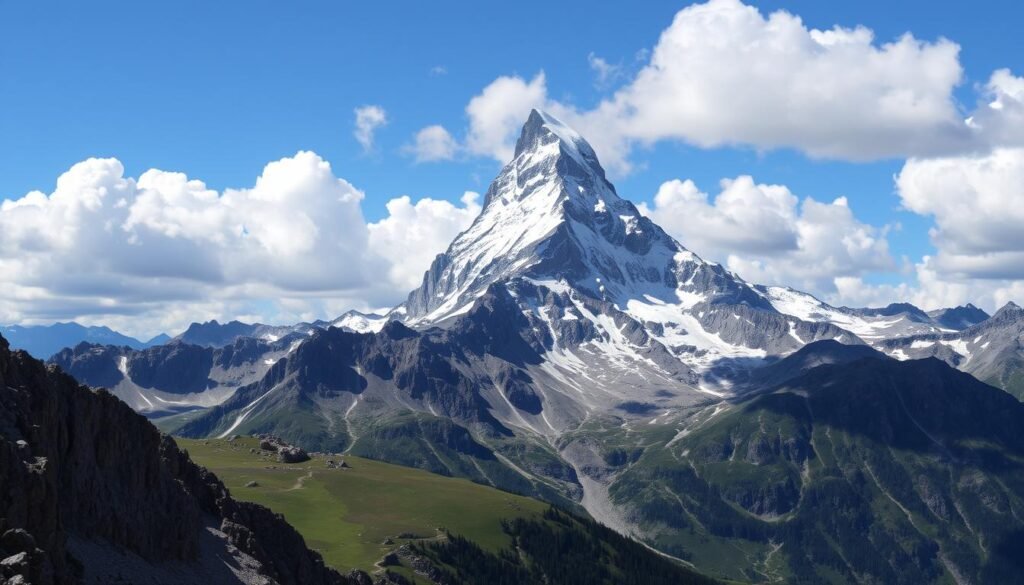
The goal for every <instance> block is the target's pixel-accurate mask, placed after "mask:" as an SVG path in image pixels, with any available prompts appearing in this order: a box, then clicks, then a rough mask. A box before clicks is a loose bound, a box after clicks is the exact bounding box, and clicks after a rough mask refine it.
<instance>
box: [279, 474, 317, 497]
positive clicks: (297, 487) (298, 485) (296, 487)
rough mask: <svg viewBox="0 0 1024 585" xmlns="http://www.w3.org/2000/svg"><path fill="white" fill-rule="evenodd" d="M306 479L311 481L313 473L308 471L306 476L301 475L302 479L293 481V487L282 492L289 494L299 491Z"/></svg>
mask: <svg viewBox="0 0 1024 585" xmlns="http://www.w3.org/2000/svg"><path fill="white" fill-rule="evenodd" d="M307 479H313V472H312V471H310V472H309V473H307V474H306V475H303V476H302V477H300V478H298V479H296V480H295V485H293V486H292V487H290V488H288V489H286V490H284V491H286V492H291V491H295V490H301V489H302V487H303V485H304V484H305V483H306V480H307Z"/></svg>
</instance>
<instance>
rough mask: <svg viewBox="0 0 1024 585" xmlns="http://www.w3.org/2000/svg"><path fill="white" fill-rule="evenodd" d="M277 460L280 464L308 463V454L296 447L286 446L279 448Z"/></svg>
mask: <svg viewBox="0 0 1024 585" xmlns="http://www.w3.org/2000/svg"><path fill="white" fill-rule="evenodd" d="M277 458H278V460H280V461H281V463H302V462H303V461H309V454H308V453H306V452H305V451H304V450H303V449H300V448H298V447H290V446H288V447H281V449H280V451H279V452H278V454H277Z"/></svg>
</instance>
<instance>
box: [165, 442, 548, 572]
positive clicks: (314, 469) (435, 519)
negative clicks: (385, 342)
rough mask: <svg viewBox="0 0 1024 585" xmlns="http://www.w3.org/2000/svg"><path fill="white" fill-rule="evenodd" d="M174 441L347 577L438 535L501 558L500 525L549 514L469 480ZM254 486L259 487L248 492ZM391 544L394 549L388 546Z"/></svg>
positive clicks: (365, 462) (363, 462) (249, 445)
mask: <svg viewBox="0 0 1024 585" xmlns="http://www.w3.org/2000/svg"><path fill="white" fill-rule="evenodd" d="M175 440H176V441H177V443H178V445H179V446H181V447H182V448H183V449H186V450H187V451H188V453H189V455H191V457H192V459H193V460H194V461H196V463H198V464H200V465H203V466H205V467H207V468H209V469H210V470H211V471H213V472H214V473H216V474H217V476H218V477H219V478H220V479H221V481H223V482H224V484H225V485H227V487H228V489H230V490H231V494H232V495H233V496H234V497H235V498H237V499H239V500H246V501H251V502H256V503H259V504H262V505H264V506H267V507H268V508H270V509H271V510H273V511H275V512H278V513H280V514H283V515H284V517H285V518H286V519H287V520H288V522H289V523H290V524H291V525H292V526H294V527H295V528H296V529H297V530H298V531H299V532H300V533H301V534H302V535H303V537H305V539H306V542H307V543H308V545H309V546H310V548H313V549H315V550H317V551H319V552H320V554H322V555H323V557H324V560H325V562H327V563H328V564H329V565H331V566H333V567H335V568H336V569H338V570H340V571H343V572H344V571H348V570H350V569H353V568H357V569H362V570H364V571H367V572H372V571H374V570H376V567H375V566H374V565H375V563H376V562H377V561H378V560H380V559H381V558H382V557H383V556H384V555H385V554H387V553H388V552H389V551H390V550H392V549H394V548H397V547H398V546H400V545H401V544H403V543H404V542H409V541H410V540H422V539H428V540H429V539H433V538H435V537H436V536H437V535H438V531H439V530H440V529H445V530H448V531H450V532H452V533H454V534H459V535H462V536H464V537H466V538H468V539H470V540H472V541H474V542H476V543H477V544H478V545H480V546H481V547H482V548H484V549H485V550H488V551H490V552H494V553H496V552H498V550H499V549H502V548H505V547H507V546H509V544H510V543H511V539H510V537H509V536H508V535H506V534H505V533H504V532H503V531H502V529H501V520H502V519H512V518H516V517H537V516H539V515H540V514H541V513H542V512H543V511H544V510H545V509H546V508H547V505H546V504H544V503H541V502H539V501H537V500H532V499H530V498H526V497H521V496H516V495H513V494H509V493H506V492H503V491H500V490H496V489H494V488H490V487H486V486H483V485H479V484H476V483H473V482H471V481H467V480H464V479H456V478H451V477H444V476H441V475H436V474H433V473H428V472H425V471H421V470H418V469H412V468H409V467H402V466H398V465H391V464H388V463H382V462H379V461H372V460H369V459H362V458H359V457H352V456H347V455H346V456H344V457H343V458H342V459H344V461H345V462H346V463H347V464H348V465H349V468H348V469H331V468H328V467H327V461H326V460H327V459H328V458H325V457H314V458H313V459H312V460H310V461H307V462H305V463H301V464H293V465H289V464H284V463H279V462H278V461H277V460H276V458H274V457H272V456H268V455H265V454H253V453H252V452H251V451H250V450H251V449H253V448H256V447H257V446H258V443H259V442H258V441H257V440H256V439H253V438H250V437H242V438H239V439H236V440H235V441H234V442H230V443H229V442H228V441H226V440H215V439H210V440H202V439H200V440H190V439H175ZM257 451H258V449H257ZM332 458H333V457H332ZM333 459H338V458H333ZM250 482H256V483H257V484H258V485H257V486H256V487H246V486H247V484H249V483H250ZM400 536H401V537H402V538H400ZM388 539H390V540H391V541H393V543H392V544H383V543H384V542H385V541H387V540H388Z"/></svg>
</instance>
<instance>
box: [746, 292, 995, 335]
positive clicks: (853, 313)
mask: <svg viewBox="0 0 1024 585" xmlns="http://www.w3.org/2000/svg"><path fill="white" fill-rule="evenodd" d="M757 289H758V291H759V292H761V294H763V295H764V297H765V298H766V299H767V300H768V302H769V303H771V305H772V307H774V308H775V309H776V310H777V311H779V312H780V313H785V314H787V315H792V316H794V317H797V318H799V319H803V320H805V321H813V322H819V323H831V324H833V325H835V326H837V327H841V328H843V329H845V330H847V331H849V332H851V333H853V334H855V335H857V336H858V337H860V338H861V339H862V340H864V341H866V342H868V343H871V344H878V343H879V342H882V341H884V340H888V339H895V338H899V337H907V336H910V335H923V334H931V333H951V332H954V331H960V330H962V329H966V328H967V327H970V326H972V325H977V324H978V323H981V322H982V321H984V320H985V319H988V314H987V313H985V312H984V311H982V310H981V309H978V308H977V307H975V306H974V305H967V306H965V307H956V308H954V309H940V310H937V311H931V312H929V313H926V312H924V311H922V310H921V309H919V308H917V307H915V306H914V305H912V304H910V303H893V304H891V305H889V306H887V307H881V308H871V309H851V308H849V307H833V306H831V305H829V304H827V303H825V302H823V301H820V300H818V299H817V298H815V297H814V296H812V295H809V294H807V293H804V292H800V291H798V290H793V289H791V288H788V287H781V286H758V287H757Z"/></svg>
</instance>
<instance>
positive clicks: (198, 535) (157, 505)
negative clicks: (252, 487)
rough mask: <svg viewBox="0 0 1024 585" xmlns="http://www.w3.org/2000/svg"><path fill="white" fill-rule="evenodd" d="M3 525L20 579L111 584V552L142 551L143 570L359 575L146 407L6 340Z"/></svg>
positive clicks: (0, 357)
mask: <svg viewBox="0 0 1024 585" xmlns="http://www.w3.org/2000/svg"><path fill="white" fill-rule="evenodd" d="M0 534H2V537H0V558H3V559H4V561H3V563H0V565H2V567H0V570H2V571H3V577H4V578H7V579H9V580H8V582H17V581H16V580H15V581H11V580H10V579H17V577H15V575H20V576H21V578H22V579H23V580H24V582H30V583H33V584H35V585H47V584H58V583H59V584H63V583H76V582H79V581H86V582H90V583H96V582H104V581H105V580H108V579H111V578H114V577H115V575H114V574H112V573H110V574H108V573H105V571H107V570H108V569H109V570H110V571H113V568H110V567H108V566H106V565H107V563H105V561H104V556H103V554H102V553H103V552H104V551H106V552H111V551H116V552H117V556H118V558H119V559H131V560H132V562H133V563H135V564H134V565H133V566H134V569H135V570H136V573H135V574H136V575H139V574H142V575H147V577H148V576H149V575H157V574H159V573H160V571H161V570H162V567H166V566H173V567H175V575H176V577H175V578H174V579H173V580H167V581H165V582H175V583H192V582H195V583H202V582H232V581H231V579H232V578H233V579H234V580H235V581H234V582H245V581H250V582H251V581H258V582H269V583H281V584H287V583H295V584H298V583H302V584H321V583H322V584H327V583H330V584H339V583H346V582H348V580H347V579H346V578H345V577H342V576H341V575H339V574H338V573H336V572H335V571H333V570H331V569H329V568H327V567H326V566H325V565H324V564H323V561H322V559H321V558H320V556H319V555H318V554H317V553H314V552H312V551H310V550H309V549H308V548H306V545H305V543H304V541H303V539H302V537H301V536H300V535H299V534H298V532H296V531H295V529H293V528H292V527H291V526H289V525H288V524H287V523H285V521H284V519H283V518H282V517H281V516H279V515H277V514H274V513H273V512H271V511H270V510H268V509H266V508H263V507H262V506H259V505H256V504H251V503H245V502H238V501H236V500H234V499H233V498H232V497H231V495H230V493H229V492H228V490H227V488H225V487H224V485H223V484H222V483H221V482H220V481H219V480H218V479H217V477H216V476H214V475H213V474H212V473H210V472H209V471H207V470H206V469H204V468H202V467H199V466H197V465H196V464H194V463H193V462H192V461H191V460H190V459H189V456H188V454H187V453H185V452H183V451H181V450H180V449H178V447H177V446H176V444H175V443H174V441H173V440H172V439H171V438H170V437H167V436H164V435H161V434H160V433H159V432H158V431H157V430H156V428H154V427H153V426H152V425H151V424H150V423H149V422H148V421H147V420H146V419H145V418H144V417H142V416H141V415H138V414H136V413H134V412H133V411H132V410H131V409H130V408H129V407H128V406H126V405H125V404H124V403H122V402H120V401H119V400H117V399H116V398H114V397H113V396H112V395H110V394H109V393H107V392H106V391H102V390H101V391H96V392H94V391H92V390H90V389H88V388H86V387H84V386H79V385H78V384H77V383H76V382H75V381H74V380H73V379H72V378H71V377H70V376H67V375H65V374H63V373H62V372H61V371H59V370H58V369H57V368H54V367H50V368H47V367H45V366H44V365H43V364H42V363H41V362H39V361H36V360H34V359H32V358H31V357H30V356H29V355H28V354H27V353H24V352H16V353H11V352H10V351H9V350H8V344H7V342H6V341H5V340H4V339H3V338H0ZM211 535H212V536H211ZM211 547H212V548H211ZM76 551H85V552H87V553H88V554H81V552H76ZM210 560H213V561H215V562H214V563H206V561H210ZM208 565H209V566H208ZM229 565H230V567H229ZM119 570H120V571H121V572H120V573H119V574H120V575H121V577H124V576H125V572H124V571H125V570H126V569H125V568H124V567H123V566H122V567H120V568H119ZM127 574H128V575H131V574H132V573H131V571H128V573H127ZM189 575H191V576H192V577H189ZM128 578H129V581H131V577H128Z"/></svg>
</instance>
